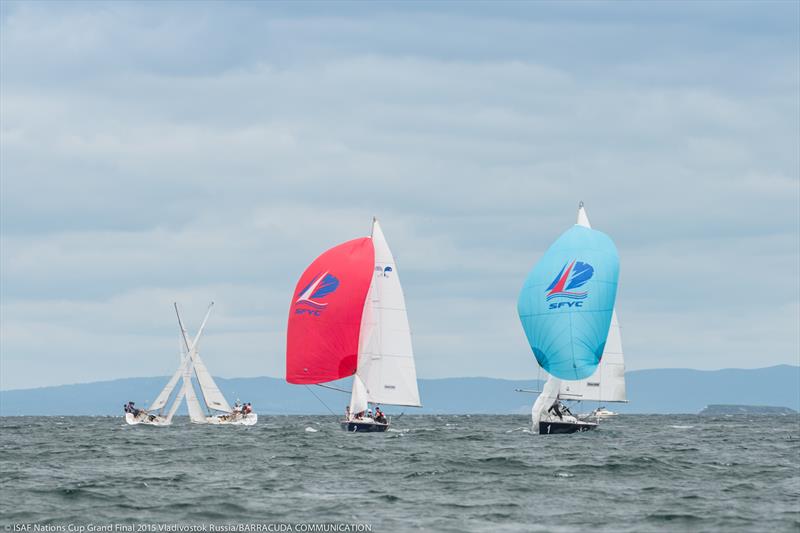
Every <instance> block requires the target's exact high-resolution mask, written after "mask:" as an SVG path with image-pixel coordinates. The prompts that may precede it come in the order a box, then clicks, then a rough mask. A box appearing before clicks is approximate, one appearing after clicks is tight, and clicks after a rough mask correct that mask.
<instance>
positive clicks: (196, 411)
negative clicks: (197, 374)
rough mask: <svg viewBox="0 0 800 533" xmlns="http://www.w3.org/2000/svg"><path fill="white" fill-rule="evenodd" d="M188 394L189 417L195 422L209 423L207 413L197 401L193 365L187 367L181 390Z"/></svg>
mask: <svg viewBox="0 0 800 533" xmlns="http://www.w3.org/2000/svg"><path fill="white" fill-rule="evenodd" d="M181 392H182V393H183V394H184V395H185V396H186V407H188V408H189V418H191V420H192V422H194V423H195V424H205V423H207V420H206V415H205V414H204V413H203V408H202V407H200V402H199V401H197V394H196V393H195V391H194V385H192V367H191V365H189V366H187V367H186V371H185V372H184V374H183V390H182V391H181Z"/></svg>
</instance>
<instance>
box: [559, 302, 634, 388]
mask: <svg viewBox="0 0 800 533" xmlns="http://www.w3.org/2000/svg"><path fill="white" fill-rule="evenodd" d="M559 395H560V396H561V397H562V398H564V399H565V400H589V401H599V402H627V401H628V399H627V396H626V393H625V360H624V358H623V354H622V337H621V335H620V331H619V322H618V321H617V313H616V311H614V313H613V314H612V315H611V327H610V328H609V329H608V338H607V339H606V347H605V349H604V350H603V358H602V359H601V360H600V364H599V365H598V366H597V370H595V371H594V374H592V375H591V376H589V377H588V378H586V379H584V380H581V381H562V382H561V390H560V393H559Z"/></svg>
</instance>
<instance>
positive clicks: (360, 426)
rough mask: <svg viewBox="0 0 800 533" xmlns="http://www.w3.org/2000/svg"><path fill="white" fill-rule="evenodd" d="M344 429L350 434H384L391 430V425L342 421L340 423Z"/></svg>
mask: <svg viewBox="0 0 800 533" xmlns="http://www.w3.org/2000/svg"><path fill="white" fill-rule="evenodd" d="M340 425H341V426H342V429H343V430H345V431H347V432H348V433H383V432H384V431H386V430H387V429H389V423H388V422H387V423H386V424H381V423H379V422H356V421H354V420H350V421H342V422H341V423H340Z"/></svg>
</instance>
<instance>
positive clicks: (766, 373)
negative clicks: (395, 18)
mask: <svg viewBox="0 0 800 533" xmlns="http://www.w3.org/2000/svg"><path fill="white" fill-rule="evenodd" d="M626 379H627V384H628V399H629V400H630V403H628V404H615V405H614V407H613V410H614V411H619V412H623V413H654V414H658V413H697V412H699V411H700V410H701V409H703V408H704V407H705V406H707V405H711V404H743V405H774V406H781V407H788V408H791V409H795V410H800V367H797V366H789V365H780V366H773V367H769V368H758V369H751V370H737V369H726V370H715V371H703V370H687V369H661V370H638V371H631V372H628V373H627V374H626ZM166 381H167V377H159V378H127V379H117V380H114V381H100V382H95V383H82V384H78V385H62V386H57V387H42V388H37V389H22V390H6V391H0V415H2V416H11V415H116V414H119V413H120V412H121V411H122V404H123V403H125V402H126V401H128V400H134V401H136V403H137V405H138V406H141V407H145V406H146V405H147V401H152V400H153V399H154V398H155V396H156V395H157V394H158V392H159V391H160V390H161V388H162V387H163V386H164V384H165V383H166ZM217 382H218V383H219V386H220V388H221V389H222V390H223V392H224V393H225V395H226V397H228V398H229V399H230V400H234V399H236V398H237V397H238V398H241V399H242V400H243V401H249V402H252V403H253V406H254V407H255V408H256V411H257V412H258V413H261V414H277V415H281V414H286V415H289V414H329V411H328V410H327V409H326V407H325V406H324V405H323V404H322V403H320V400H322V401H323V402H325V404H326V405H328V406H329V407H330V409H331V410H333V411H334V412H335V413H336V414H340V413H342V412H344V407H345V405H346V404H347V403H348V401H349V396H348V395H347V394H343V393H341V392H336V391H331V390H327V389H323V388H320V387H313V386H312V387H309V388H307V387H304V386H296V385H289V384H287V383H286V382H284V381H283V380H282V379H278V378H268V377H261V378H235V379H224V378H218V380H217ZM336 386H338V387H340V388H342V389H346V390H349V389H350V384H349V380H343V381H342V382H340V383H338V384H336ZM419 386H420V394H421V396H422V402H423V404H424V407H423V408H422V409H414V408H392V407H389V408H387V409H386V411H387V412H389V413H397V412H401V411H406V412H408V413H420V414H426V413H432V414H433V413H435V414H464V413H474V414H478V413H493V414H522V413H529V412H530V408H531V405H532V404H533V401H534V399H535V397H536V395H535V394H526V393H518V392H514V389H516V388H527V389H538V388H539V384H538V383H536V382H535V381H533V380H526V381H512V380H503V379H493V378H448V379H421V380H419ZM314 395H316V396H318V397H319V398H320V400H318V399H317V398H315V396H314ZM596 406H597V403H596V402H588V403H587V405H586V410H589V409H591V408H593V407H596ZM184 409H185V408H184ZM578 410H582V409H581V408H580V407H579V408H578ZM181 412H184V411H181Z"/></svg>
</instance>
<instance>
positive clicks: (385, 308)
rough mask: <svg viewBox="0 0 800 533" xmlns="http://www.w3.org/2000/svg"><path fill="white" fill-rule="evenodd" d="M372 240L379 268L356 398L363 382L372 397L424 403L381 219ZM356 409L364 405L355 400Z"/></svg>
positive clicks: (365, 318)
mask: <svg viewBox="0 0 800 533" xmlns="http://www.w3.org/2000/svg"><path fill="white" fill-rule="evenodd" d="M372 244H373V247H374V249H375V269H374V271H373V276H372V284H371V286H370V290H369V295H368V296H367V300H366V302H365V304H364V313H363V315H362V322H361V336H360V339H359V354H358V370H357V371H356V377H355V378H354V384H353V400H355V398H356V391H357V383H359V382H361V383H362V384H363V386H364V387H365V390H366V393H367V400H368V401H370V402H372V403H382V404H388V405H407V406H413V407H420V406H421V404H420V399H419V389H418V387H417V371H416V367H415V365H414V351H413V348H412V346H411V328H410V327H409V325H408V314H407V312H406V303H405V298H404V296H403V288H402V287H401V285H400V278H399V277H398V273H397V265H396V264H395V261H394V257H393V256H392V252H391V250H390V249H389V245H388V244H387V243H386V238H385V237H384V235H383V231H382V230H381V227H380V224H379V223H378V221H377V219H375V220H373V223H372ZM351 403H352V401H351ZM360 410H362V411H363V409H360ZM351 412H359V410H354V409H353V406H352V405H351Z"/></svg>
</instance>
